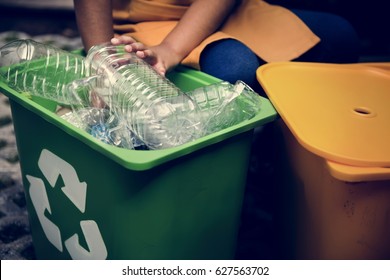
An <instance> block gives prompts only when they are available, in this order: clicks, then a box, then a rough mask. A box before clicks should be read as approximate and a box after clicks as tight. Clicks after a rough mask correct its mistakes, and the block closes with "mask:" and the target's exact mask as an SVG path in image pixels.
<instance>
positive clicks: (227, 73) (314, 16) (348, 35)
mask: <svg viewBox="0 0 390 280" xmlns="http://www.w3.org/2000/svg"><path fill="white" fill-rule="evenodd" d="M291 11H292V12H293V13H295V14H296V15H297V16H298V17H299V18H300V19H301V20H302V21H303V22H305V23H306V25H307V26H308V27H309V28H310V29H311V30H312V31H313V32H314V33H315V34H316V35H317V36H318V37H320V38H321V42H320V43H318V44H317V45H316V46H314V47H313V48H311V49H310V50H308V51H307V52H306V53H304V54H303V55H302V56H300V57H298V58H297V59H295V60H294V61H305V62H323V63H355V62H358V59H359V45H360V42H359V38H358V36H357V34H356V32H355V30H354V28H353V27H352V26H351V25H350V23H349V22H348V21H346V20H345V19H344V18H342V17H340V16H337V15H334V14H329V13H324V12H313V11H304V10H291ZM264 63H265V62H264V61H263V60H262V59H261V58H259V57H258V56H257V55H256V54H255V53H253V52H252V51H251V50H250V49H249V48H248V47H247V46H245V45H244V44H243V43H241V42H239V41H237V40H234V39H225V40H220V41H217V42H213V43H211V44H210V45H208V46H207V47H206V48H205V49H204V50H203V52H202V54H201V56H200V69H201V70H202V71H203V72H205V73H208V74H210V75H212V76H215V77H217V78H220V79H222V80H225V81H228V82H230V83H235V82H236V81H237V80H242V81H244V82H245V83H247V84H248V85H249V86H251V87H252V88H253V89H254V90H255V91H257V92H259V93H261V91H262V90H261V88H260V85H259V83H258V82H257V79H256V69H257V68H258V67H259V66H261V65H263V64H264Z"/></svg>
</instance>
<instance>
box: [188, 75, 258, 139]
mask: <svg viewBox="0 0 390 280" xmlns="http://www.w3.org/2000/svg"><path fill="white" fill-rule="evenodd" d="M188 94H189V95H190V96H191V97H192V98H193V99H194V100H195V102H196V104H197V106H198V107H199V118H200V119H202V120H203V125H202V127H203V135H208V134H211V133H214V132H217V131H220V130H222V129H224V128H228V127H231V126H233V125H236V124H238V123H240V122H242V121H245V120H249V119H251V118H253V117H254V116H255V115H256V114H257V113H258V112H259V110H260V108H261V98H260V96H259V95H258V94H257V93H256V92H254V91H253V90H252V89H251V88H250V87H249V86H248V85H246V84H245V83H244V82H242V81H237V82H236V83H235V84H234V85H232V84H230V83H229V82H226V81H222V82H219V83H215V84H211V85H207V86H204V87H200V88H197V89H195V90H193V91H191V92H189V93H188Z"/></svg>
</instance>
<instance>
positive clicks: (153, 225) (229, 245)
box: [0, 67, 276, 259]
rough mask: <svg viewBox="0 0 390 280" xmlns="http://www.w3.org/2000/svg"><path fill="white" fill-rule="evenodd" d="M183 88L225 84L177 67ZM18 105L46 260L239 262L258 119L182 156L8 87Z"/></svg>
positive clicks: (30, 205)
mask: <svg viewBox="0 0 390 280" xmlns="http://www.w3.org/2000/svg"><path fill="white" fill-rule="evenodd" d="M169 78H170V79H171V81H173V82H174V83H175V84H176V85H177V86H178V87H179V88H181V89H182V90H185V91H188V90H191V89H194V88H196V87H200V86H203V85H207V84H210V83H213V82H217V81H218V80H217V79H216V78H213V77H211V76H209V75H206V74H204V73H202V72H199V71H196V70H192V69H189V68H185V67H178V69H177V70H175V71H173V72H172V73H171V74H170V75H169ZM0 88H1V92H3V93H4V94H5V95H6V96H8V97H9V99H10V105H11V110H12V117H13V123H14V128H15V136H16V140H17V146H18V152H19V157H20V164H21V171H22V176H23V184H24V188H25V195H26V200H27V209H28V214H29V219H30V225H31V232H32V237H33V244H34V247H35V252H36V256H37V258H38V259H232V258H234V254H235V247H236V240H237V233H238V227H239V223H240V214H241V207H242V199H243V194H244V189H245V184H246V175H247V167H248V163H249V156H250V151H251V141H252V134H253V130H254V128H255V127H257V126H261V125H263V124H265V123H267V122H271V121H273V120H274V119H275V117H276V111H275V110H274V108H273V106H272V105H271V103H270V102H269V101H268V100H267V99H264V98H263V100H262V108H261V110H260V112H259V113H258V115H256V116H255V117H254V118H252V119H251V120H248V121H244V122H242V123H240V124H238V125H235V126H233V127H230V128H227V129H224V130H221V131H219V132H217V133H214V134H211V135H208V136H206V137H203V138H200V139H198V140H196V141H193V142H191V143H187V144H185V145H182V146H178V147H175V148H169V149H165V150H155V151H139V150H126V149H122V148H118V147H115V146H110V145H107V144H104V143H103V142H100V141H99V140H96V139H95V138H93V137H92V136H91V135H89V134H88V133H86V132H85V131H83V130H81V129H78V128H76V127H74V126H72V125H70V124H69V123H68V122H66V121H65V120H63V119H62V118H60V117H59V116H58V115H57V114H56V113H55V109H56V104H54V103H52V102H48V101H47V100H43V99H39V98H36V97H32V98H31V97H28V96H26V95H24V94H22V93H19V92H17V91H15V90H12V89H11V88H9V87H8V86H7V85H6V84H5V83H2V82H0Z"/></svg>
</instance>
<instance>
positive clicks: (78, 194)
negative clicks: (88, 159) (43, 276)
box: [26, 149, 107, 260]
mask: <svg viewBox="0 0 390 280" xmlns="http://www.w3.org/2000/svg"><path fill="white" fill-rule="evenodd" d="M38 166H39V168H40V169H41V171H42V173H43V175H44V176H45V177H46V179H47V180H48V182H49V183H50V185H51V187H52V188H54V187H55V184H56V182H57V179H58V177H59V176H60V175H61V176H62V178H63V181H64V184H65V186H64V187H62V188H61V190H62V192H63V193H64V194H65V195H66V196H67V197H68V198H69V200H70V201H71V202H72V203H73V204H74V205H75V206H76V207H77V208H78V209H79V210H80V212H81V213H84V212H85V204H86V198H87V184H86V183H85V182H80V181H79V178H78V176H77V173H76V170H75V169H74V168H73V166H72V165H70V164H69V163H68V162H66V161H64V160H63V159H61V158H60V157H58V156H57V155H55V154H53V153H52V152H50V151H49V150H46V149H43V150H42V152H41V155H40V157H39V160H38ZM26 177H27V180H28V181H29V182H30V189H29V194H30V197H31V200H32V204H33V206H34V208H35V211H36V213H37V215H38V219H39V221H40V223H41V225H42V228H43V231H44V233H45V235H46V237H47V239H48V240H49V242H50V243H51V244H53V245H54V246H55V247H56V248H57V249H58V250H59V251H60V252H63V250H64V248H63V245H62V238H61V231H60V228H59V227H58V226H57V225H56V224H55V223H53V222H52V221H51V220H50V219H49V218H48V217H46V215H45V211H46V210H47V211H48V212H49V213H50V214H52V212H51V207H50V202H49V198H48V196H47V193H46V187H45V183H44V182H43V180H42V179H40V178H37V177H33V176H30V175H26ZM80 227H81V229H82V231H83V234H84V237H85V240H86V242H87V245H88V248H89V251H88V250H86V249H85V248H83V247H82V246H81V245H80V244H79V236H78V234H74V235H72V236H71V237H70V238H68V239H67V240H65V241H64V244H65V247H66V249H67V250H68V252H69V255H70V256H71V258H72V259H95V260H98V259H106V258H107V249H106V245H105V244H104V241H103V238H102V235H101V233H100V230H99V227H98V225H97V223H96V222H95V221H94V220H83V221H80Z"/></svg>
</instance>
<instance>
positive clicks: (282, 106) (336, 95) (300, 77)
mask: <svg viewBox="0 0 390 280" xmlns="http://www.w3.org/2000/svg"><path fill="white" fill-rule="evenodd" d="M389 70H390V63H377V64H375V63H374V64H369V63H357V64H324V63H304V62H274V63H268V64H266V65H263V66H261V67H260V68H259V69H258V70H257V78H258V80H259V82H260V83H261V85H262V86H263V88H264V90H265V91H266V93H267V95H268V97H269V99H270V100H271V102H272V104H273V105H274V107H275V109H276V110H277V111H278V113H279V115H280V116H281V118H282V119H283V120H284V122H285V123H286V125H287V126H288V127H289V129H290V131H291V132H292V133H293V135H294V136H295V137H296V138H297V140H298V141H299V142H300V144H301V145H302V146H303V147H305V148H306V149H307V150H309V151H311V152H312V153H314V154H316V155H318V156H321V157H323V158H325V159H326V160H327V161H328V166H329V167H331V168H332V169H333V171H335V174H336V173H337V172H341V173H343V172H344V173H345V174H346V173H348V174H350V175H347V176H346V177H345V176H344V177H343V178H344V179H345V178H350V179H353V178H352V177H354V178H355V179H356V178H357V177H356V176H355V175H357V174H360V175H359V176H360V177H359V176H358V177H359V178H360V179H359V180H361V179H362V178H363V177H364V176H365V177H366V178H368V179H370V178H371V179H374V177H375V178H379V177H380V178H382V179H383V178H390V168H389V167H390V71H389ZM362 167H369V169H365V168H362ZM346 169H348V170H346ZM340 170H341V171H340ZM343 170H344V171H343ZM369 170H371V171H372V172H370V171H369ZM363 173H364V174H365V175H364V176H363V177H362V176H361V175H362V174H363ZM351 174H352V175H351ZM353 174H355V175H353ZM373 174H375V176H374V177H372V175H373ZM378 174H380V176H379V177H378Z"/></svg>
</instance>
